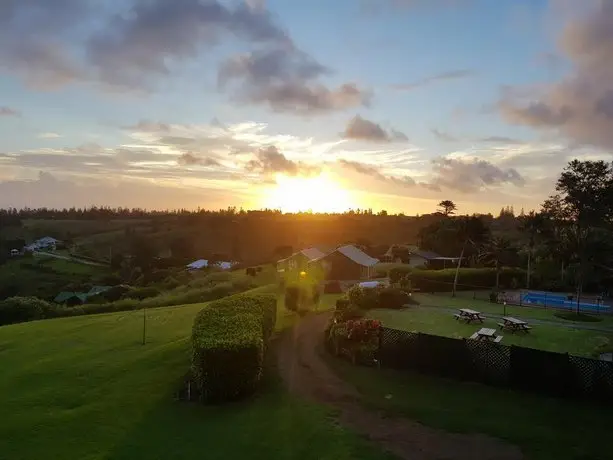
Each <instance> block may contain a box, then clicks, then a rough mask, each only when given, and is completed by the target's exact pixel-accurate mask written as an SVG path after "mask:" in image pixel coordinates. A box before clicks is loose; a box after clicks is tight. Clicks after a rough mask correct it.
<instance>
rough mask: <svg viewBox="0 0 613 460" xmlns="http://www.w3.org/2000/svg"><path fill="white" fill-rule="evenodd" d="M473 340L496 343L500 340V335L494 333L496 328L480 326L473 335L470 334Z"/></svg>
mask: <svg viewBox="0 0 613 460" xmlns="http://www.w3.org/2000/svg"><path fill="white" fill-rule="evenodd" d="M470 338H471V339H473V340H481V341H488V342H494V343H498V342H500V341H501V340H502V336H501V335H496V329H490V328H488V327H482V328H481V329H479V330H478V331H477V332H475V333H474V334H473V335H471V336H470Z"/></svg>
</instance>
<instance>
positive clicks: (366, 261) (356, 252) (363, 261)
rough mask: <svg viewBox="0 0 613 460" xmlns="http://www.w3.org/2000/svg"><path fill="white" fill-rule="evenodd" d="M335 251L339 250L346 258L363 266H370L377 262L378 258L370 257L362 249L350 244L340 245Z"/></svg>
mask: <svg viewBox="0 0 613 460" xmlns="http://www.w3.org/2000/svg"><path fill="white" fill-rule="evenodd" d="M336 251H338V252H340V253H341V254H343V255H344V256H345V257H347V258H348V259H351V260H353V261H354V262H355V263H356V264H360V265H362V266H364V267H372V266H373V265H376V264H378V263H379V259H375V258H374V257H370V256H369V255H368V254H366V253H365V252H364V251H362V250H361V249H358V248H356V247H355V246H352V245H346V246H341V247H339V248H336Z"/></svg>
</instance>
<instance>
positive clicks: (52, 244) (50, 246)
mask: <svg viewBox="0 0 613 460" xmlns="http://www.w3.org/2000/svg"><path fill="white" fill-rule="evenodd" d="M59 244H61V241H60V240H56V239H55V238H52V237H50V236H45V237H43V238H39V239H38V240H36V241H34V242H33V243H31V244H28V245H27V246H25V247H24V250H26V251H30V252H35V251H45V250H51V251H54V250H55V248H56V247H57V246H58V245H59Z"/></svg>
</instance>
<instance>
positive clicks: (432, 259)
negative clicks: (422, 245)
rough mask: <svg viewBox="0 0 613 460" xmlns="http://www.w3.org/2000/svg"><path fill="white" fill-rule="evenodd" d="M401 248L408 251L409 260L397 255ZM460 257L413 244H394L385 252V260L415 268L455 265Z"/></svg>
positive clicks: (437, 267)
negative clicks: (445, 254) (449, 255)
mask: <svg viewBox="0 0 613 460" xmlns="http://www.w3.org/2000/svg"><path fill="white" fill-rule="evenodd" d="M401 249H402V250H404V251H406V252H407V253H408V262H406V261H405V260H401V259H400V258H399V257H397V255H398V253H400V252H401ZM459 259H460V258H459V257H443V256H441V255H439V254H437V253H435V252H432V251H425V250H423V249H419V248H418V247H417V246H411V245H393V246H391V247H390V248H389V250H388V251H387V252H386V253H385V256H384V261H385V262H394V263H404V262H406V263H407V265H409V266H410V267H413V268H417V267H427V268H434V269H441V268H451V267H455V266H456V265H457V263H458V260H459Z"/></svg>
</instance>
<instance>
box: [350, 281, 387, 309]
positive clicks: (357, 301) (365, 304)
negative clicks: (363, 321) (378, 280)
mask: <svg viewBox="0 0 613 460" xmlns="http://www.w3.org/2000/svg"><path fill="white" fill-rule="evenodd" d="M381 289H382V288H381V287H379V286H377V287H374V288H364V287H362V286H359V285H356V286H353V287H352V288H351V289H349V291H347V297H348V298H349V302H350V303H351V304H352V305H354V306H356V307H357V308H360V309H362V310H370V309H373V308H379V292H380V291H381Z"/></svg>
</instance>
